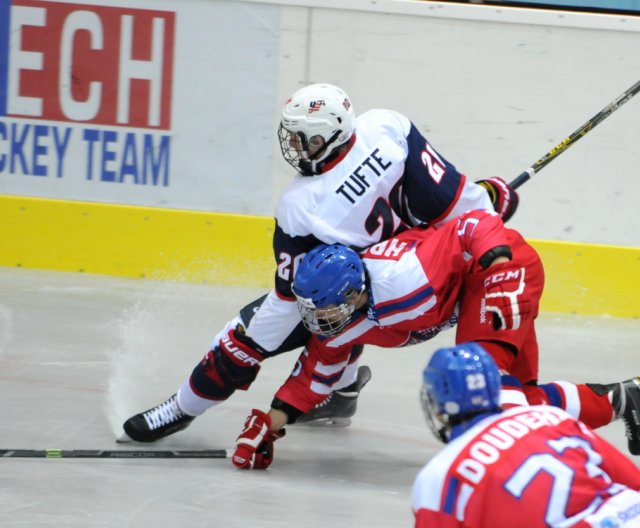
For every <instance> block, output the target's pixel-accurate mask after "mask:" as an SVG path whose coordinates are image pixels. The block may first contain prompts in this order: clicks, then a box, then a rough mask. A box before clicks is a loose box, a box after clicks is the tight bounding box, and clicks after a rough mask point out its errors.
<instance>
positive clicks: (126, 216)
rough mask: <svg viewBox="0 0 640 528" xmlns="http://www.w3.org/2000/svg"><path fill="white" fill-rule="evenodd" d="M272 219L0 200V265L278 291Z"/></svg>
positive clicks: (62, 202)
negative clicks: (276, 288) (254, 287)
mask: <svg viewBox="0 0 640 528" xmlns="http://www.w3.org/2000/svg"><path fill="white" fill-rule="evenodd" d="M273 227H274V221H273V219H271V218H267V217H257V216H244V215H231V214H216V213H206V212H197V211H184V210H172V209H160V208H153V207H131V206H123V205H112V204H99V203H88V202H76V201H67V200H46V199H39V198H24V197H13V196H0V265H2V266H19V267H24V268H35V269H48V270H57V271H81V272H85V273H97V274H105V275H116V276H124V277H147V278H153V279H173V280H181V281H186V282H205V283H211V284H228V285H239V286H262V287H265V288H268V287H270V286H271V285H272V284H273V273H274V269H275V263H274V260H273V256H272V249H271V238H272V236H273Z"/></svg>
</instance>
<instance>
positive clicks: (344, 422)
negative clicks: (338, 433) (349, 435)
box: [293, 418, 351, 427]
mask: <svg viewBox="0 0 640 528" xmlns="http://www.w3.org/2000/svg"><path fill="white" fill-rule="evenodd" d="M293 425H296V426H299V427H349V426H350V425H351V418H321V419H319V420H313V421H312V422H296V423H295V424H293Z"/></svg>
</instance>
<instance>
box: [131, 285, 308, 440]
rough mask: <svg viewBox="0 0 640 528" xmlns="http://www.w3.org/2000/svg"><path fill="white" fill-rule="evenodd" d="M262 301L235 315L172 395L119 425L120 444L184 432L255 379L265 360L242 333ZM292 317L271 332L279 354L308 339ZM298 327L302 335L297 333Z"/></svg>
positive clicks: (262, 351) (157, 438)
mask: <svg viewBox="0 0 640 528" xmlns="http://www.w3.org/2000/svg"><path fill="white" fill-rule="evenodd" d="M267 297H268V296H267V295H265V296H263V297H260V298H259V299H256V300H255V301H253V302H251V303H249V304H248V305H247V306H245V307H244V308H243V309H242V310H240V314H239V315H238V316H237V317H235V318H234V319H232V320H231V321H229V322H228V323H227V324H226V325H225V327H224V328H223V330H222V331H221V332H219V333H218V334H217V335H216V336H215V337H214V339H213V340H212V342H211V345H210V349H209V351H208V352H207V353H206V354H205V356H204V358H203V359H202V360H201V361H200V362H199V363H198V364H197V365H196V366H195V367H194V369H193V370H192V372H191V374H190V375H189V376H188V377H187V379H186V380H185V381H184V382H183V383H182V385H181V386H180V388H179V390H178V391H177V392H176V394H174V395H172V396H171V397H169V398H168V399H167V400H166V401H164V402H162V403H161V404H159V405H157V406H156V407H153V408H151V409H149V410H147V411H144V412H141V413H138V414H136V415H134V416H132V417H131V418H129V419H128V420H127V421H126V422H125V423H124V424H123V429H124V431H125V434H124V435H123V436H122V438H121V439H120V440H121V441H128V440H135V441H136V442H155V441H157V440H160V439H161V438H164V437H166V436H169V435H171V434H174V433H176V432H178V431H181V430H183V429H185V428H186V427H188V426H189V424H190V423H191V422H192V421H193V419H194V418H195V417H196V416H200V415H201V414H203V413H204V412H205V411H206V410H207V409H210V408H211V407H213V406H215V405H218V404H219V403H221V402H223V401H225V400H227V399H228V398H229V397H230V396H231V395H232V394H233V393H234V392H235V391H236V390H237V389H247V388H248V387H249V385H251V382H252V381H253V380H254V379H255V377H256V376H257V373H258V370H259V368H260V367H259V363H260V362H261V361H262V360H263V359H264V358H265V357H266V354H265V351H264V349H262V348H261V347H260V346H258V345H257V344H256V343H255V341H253V340H252V339H250V338H248V337H246V335H245V332H246V329H247V327H248V326H249V325H250V324H251V321H252V319H253V318H254V316H255V314H256V313H257V312H258V311H259V309H260V307H261V306H262V304H263V303H264V302H265V299H266V298H267ZM293 315H294V316H295V317H294V318H293V322H291V323H289V324H288V326H286V325H283V326H280V327H279V328H278V327H276V328H275V331H278V330H279V331H280V332H281V334H283V335H284V336H285V337H284V339H282V340H281V342H280V343H281V349H282V350H280V351H285V349H288V350H293V349H295V348H299V347H301V346H302V345H303V344H304V343H305V342H306V339H307V338H308V334H306V333H304V332H306V331H304V328H303V327H302V325H301V324H299V325H298V322H297V321H298V319H299V317H298V318H297V315H296V312H294V313H293ZM296 318H297V319H296ZM289 319H291V317H290V318H289ZM281 321H284V322H285V323H286V322H287V318H286V317H282V318H281ZM292 327H293V328H294V330H293V331H291V328H292ZM298 327H299V328H301V329H302V330H303V331H304V332H302V333H301V331H300V330H299V328H298ZM278 352H279V351H276V353H278Z"/></svg>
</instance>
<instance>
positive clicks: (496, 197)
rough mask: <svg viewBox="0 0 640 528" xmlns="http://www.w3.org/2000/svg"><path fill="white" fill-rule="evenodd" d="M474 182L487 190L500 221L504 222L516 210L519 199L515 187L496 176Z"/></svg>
mask: <svg viewBox="0 0 640 528" xmlns="http://www.w3.org/2000/svg"><path fill="white" fill-rule="evenodd" d="M476 183H477V184H478V185H480V186H482V187H484V188H485V189H486V190H487V192H488V193H489V198H491V203H492V204H493V209H494V210H495V212H496V213H498V214H499V215H500V217H501V218H502V221H503V222H506V221H507V220H509V218H511V217H512V216H513V213H515V212H516V209H517V208H518V202H519V201H520V198H519V197H518V193H517V192H516V191H515V189H514V188H513V187H511V186H510V185H509V184H508V183H507V182H506V181H504V180H503V179H502V178H498V177H497V176H494V177H493V178H487V179H486V180H480V181H477V182H476Z"/></svg>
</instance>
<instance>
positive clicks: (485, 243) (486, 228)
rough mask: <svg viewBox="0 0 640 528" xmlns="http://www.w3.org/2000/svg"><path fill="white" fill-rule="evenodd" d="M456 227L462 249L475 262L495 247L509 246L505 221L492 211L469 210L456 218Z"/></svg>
mask: <svg viewBox="0 0 640 528" xmlns="http://www.w3.org/2000/svg"><path fill="white" fill-rule="evenodd" d="M456 228H457V234H458V239H459V241H460V246H461V247H462V250H463V251H464V252H465V253H468V254H469V255H471V256H472V257H473V260H474V262H477V261H478V259H479V258H480V257H482V255H484V254H485V253H486V252H487V251H489V250H491V249H493V248H495V247H498V246H509V240H508V238H507V231H506V229H505V227H504V223H503V222H502V219H501V218H500V217H499V216H498V215H497V214H496V213H494V212H492V211H487V210H481V211H469V212H467V213H465V214H463V215H461V216H460V217H459V218H458V219H457V220H456Z"/></svg>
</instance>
